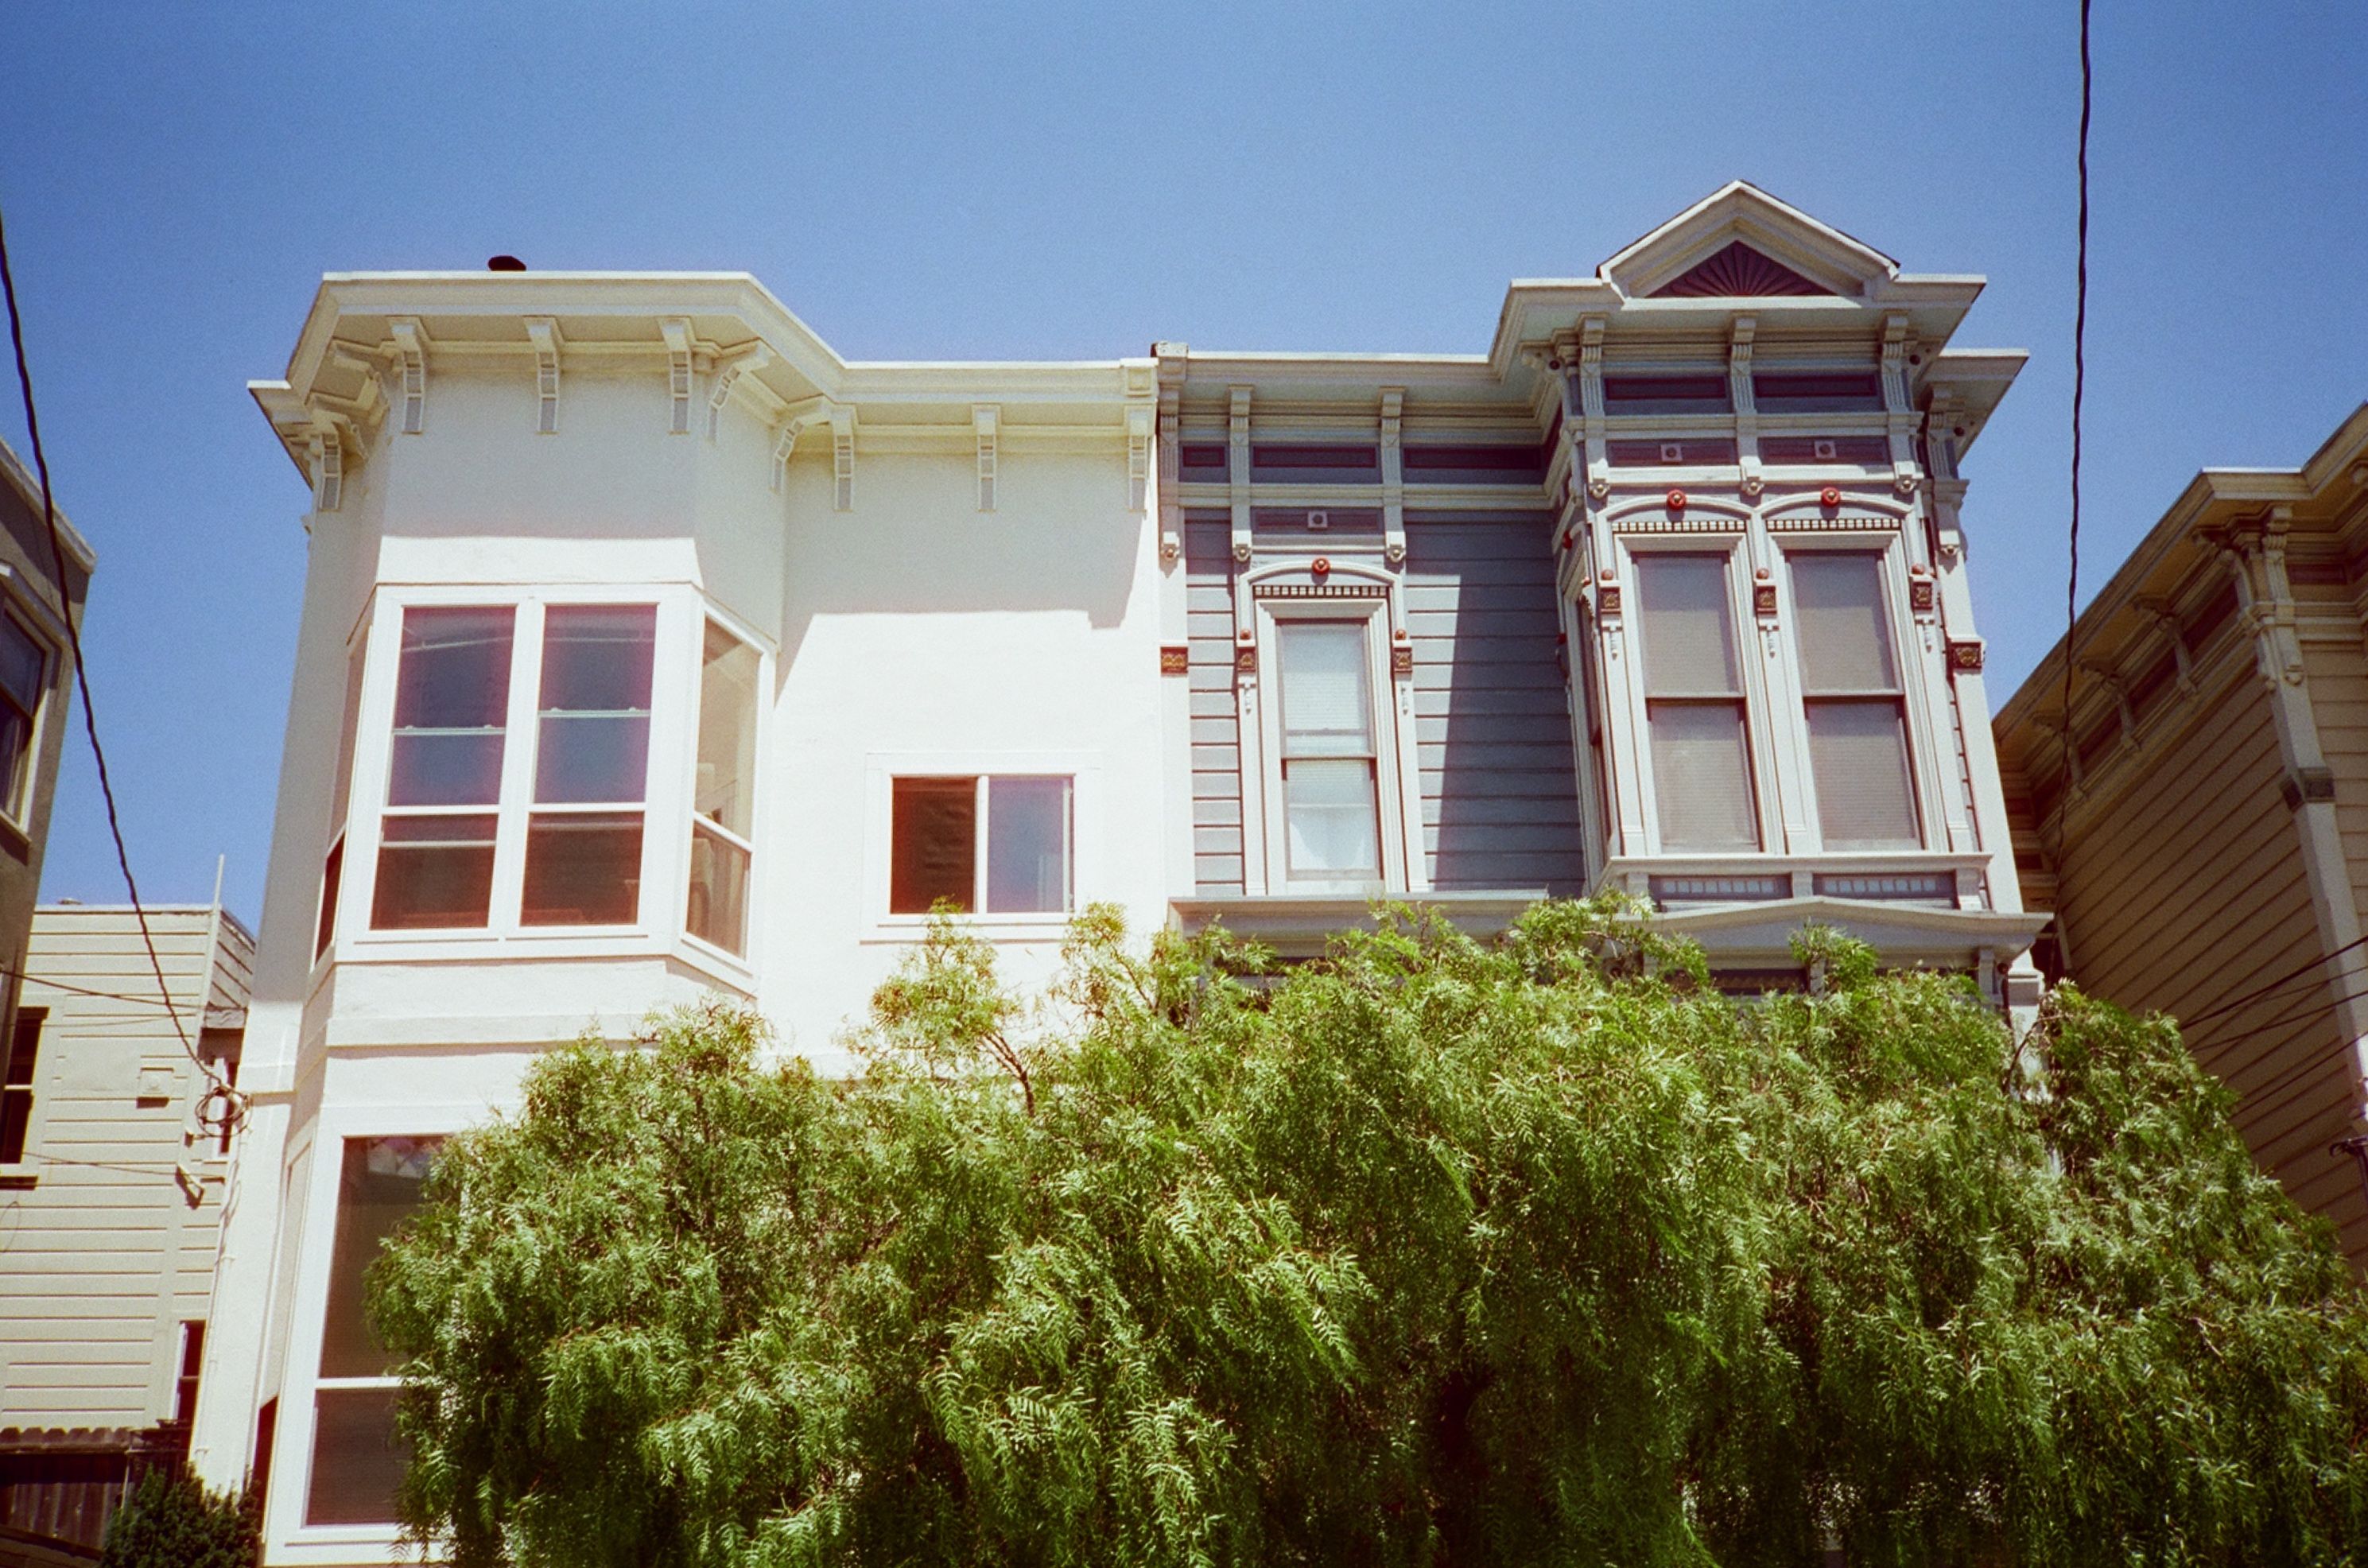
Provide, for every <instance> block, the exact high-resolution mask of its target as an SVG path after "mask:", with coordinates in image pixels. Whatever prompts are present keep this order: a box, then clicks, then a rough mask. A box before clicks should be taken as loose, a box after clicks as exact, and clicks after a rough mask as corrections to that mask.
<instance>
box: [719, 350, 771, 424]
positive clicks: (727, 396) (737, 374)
mask: <svg viewBox="0 0 2368 1568" xmlns="http://www.w3.org/2000/svg"><path fill="white" fill-rule="evenodd" d="M772 362H773V351H772V349H771V348H769V347H767V346H766V345H764V344H762V343H759V344H756V345H754V346H753V347H749V348H748V349H746V351H744V352H742V353H739V354H735V355H734V356H733V357H732V358H729V359H726V360H725V361H723V363H722V364H721V365H718V366H717V367H716V368H715V384H714V385H713V387H712V388H711V389H710V390H709V392H708V394H707V438H708V439H709V440H711V441H712V440H713V439H715V437H717V435H719V434H720V433H721V432H722V431H723V407H724V404H726V403H730V402H731V401H732V389H733V388H734V387H735V386H737V385H739V383H740V378H741V377H743V376H745V375H746V374H747V373H748V372H749V371H751V370H761V369H764V368H765V367H766V366H768V365H769V364H771V363H772Z"/></svg>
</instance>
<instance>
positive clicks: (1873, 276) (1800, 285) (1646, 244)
mask: <svg viewBox="0 0 2368 1568" xmlns="http://www.w3.org/2000/svg"><path fill="white" fill-rule="evenodd" d="M1898 275H1899V264H1898V263H1896V262H1895V261H1893V260H1892V259H1891V258H1890V257H1889V256H1884V254H1883V253H1882V252H1881V251H1878V250H1875V249H1874V248H1873V247H1872V246H1870V245H1866V244H1861V243H1860V242H1859V241H1857V240H1854V239H1852V238H1850V236H1849V235H1848V234H1845V233H1842V232H1841V231H1840V230H1839V229H1836V228H1834V227H1832V226H1830V225H1829V224H1826V223H1821V222H1817V220H1816V219H1815V218H1812V217H1810V216H1809V215H1808V214H1807V213H1805V212H1804V211H1802V210H1800V209H1799V208H1797V207H1792V206H1788V205H1786V204H1785V203H1784V202H1782V201H1779V200H1777V199H1775V198H1774V197H1772V196H1770V195H1769V194H1768V193H1767V192H1766V191H1764V190H1761V189H1759V187H1756V186H1751V185H1747V184H1745V183H1744V182H1743V181H1741V180H1736V181H1734V182H1733V183H1731V184H1729V185H1727V186H1726V187H1725V188H1723V189H1721V190H1719V191H1717V192H1716V193H1715V194H1713V195H1712V196H1711V197H1709V198H1708V199H1704V200H1702V201H1700V202H1697V203H1696V204H1695V205H1693V206H1692V207H1690V208H1688V209H1687V210H1685V211H1683V212H1680V213H1679V214H1678V216H1676V217H1675V218H1672V219H1670V220H1669V221H1668V222H1666V223H1664V224H1662V225H1661V226H1660V227H1659V228H1657V229H1655V230H1654V231H1653V232H1652V233H1649V234H1646V235H1645V237H1644V238H1642V239H1640V240H1638V241H1636V242H1635V243H1634V244H1631V245H1629V246H1628V247H1627V248H1626V249H1624V250H1622V251H1621V252H1620V254H1619V255H1617V256H1613V257H1612V258H1611V260H1609V261H1607V262H1605V263H1604V264H1603V266H1602V267H1601V268H1600V272H1599V276H1600V277H1601V278H1602V279H1603V280H1604V281H1605V282H1608V283H1610V284H1611V285H1612V286H1613V287H1614V288H1616V289H1618V290H1620V292H1621V293H1622V294H1624V295H1626V296H1627V297H1628V298H1630V299H1632V300H1635V299H1769V298H1804V297H1814V296H1817V295H1833V296H1839V297H1841V298H1844V299H1864V298H1866V297H1868V296H1869V295H1871V294H1877V293H1880V292H1882V291H1883V288H1884V285H1885V284H1887V283H1888V282H1890V281H1891V280H1892V279H1893V278H1896V277H1898Z"/></svg>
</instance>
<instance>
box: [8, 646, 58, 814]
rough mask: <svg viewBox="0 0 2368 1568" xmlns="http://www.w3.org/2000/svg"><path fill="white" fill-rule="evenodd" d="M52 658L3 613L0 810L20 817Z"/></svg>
mask: <svg viewBox="0 0 2368 1568" xmlns="http://www.w3.org/2000/svg"><path fill="white" fill-rule="evenodd" d="M48 675H49V655H48V654H47V653H43V652H42V651H41V645H40V643H39V642H35V641H34V639H33V636H32V634H31V633H30V632H28V631H26V630H25V629H24V628H23V627H22V626H20V625H18V624H17V618H16V617H15V616H13V615H6V614H0V811H6V812H7V813H8V814H9V815H11V816H21V815H23V814H24V811H25V796H26V793H27V790H28V788H29V786H30V785H31V782H32V777H33V729H34V725H33V716H34V715H35V714H37V713H39V712H40V710H41V689H42V687H43V686H44V685H45V683H46V680H47V677H48Z"/></svg>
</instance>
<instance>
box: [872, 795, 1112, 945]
mask: <svg viewBox="0 0 2368 1568" xmlns="http://www.w3.org/2000/svg"><path fill="white" fill-rule="evenodd" d="M1074 793H1075V784H1074V781H1073V780H1072V779H1071V778H1067V777H1065V776H1044V775H1028V774H980V775H957V776H953V777H941V776H919V777H906V778H896V779H894V780H893V781H892V783H891V787H890V801H889V812H890V818H889V852H888V913H889V914H891V915H927V914H928V913H929V912H930V910H932V909H934V908H935V907H937V906H938V904H939V903H950V904H951V905H953V906H954V907H956V908H959V909H962V910H964V911H966V912H969V913H972V914H979V915H1058V914H1064V913H1065V912H1066V911H1067V910H1068V909H1069V908H1070V904H1071V893H1072V881H1073V878H1072V866H1073V862H1074V859H1075V848H1076V826H1075V820H1074V819H1075V813H1074V810H1073V796H1074Z"/></svg>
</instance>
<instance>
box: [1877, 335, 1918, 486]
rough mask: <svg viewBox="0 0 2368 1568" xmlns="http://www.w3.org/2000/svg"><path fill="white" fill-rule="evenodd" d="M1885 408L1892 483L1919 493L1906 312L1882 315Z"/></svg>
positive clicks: (1915, 423)
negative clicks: (1909, 387)
mask: <svg viewBox="0 0 2368 1568" xmlns="http://www.w3.org/2000/svg"><path fill="white" fill-rule="evenodd" d="M1883 408H1884V414H1885V415H1888V416H1889V429H1890V436H1891V487H1892V489H1893V490H1895V491H1896V492H1897V493H1898V494H1902V495H1913V494H1916V426H1918V423H1920V421H1918V418H1917V417H1916V405H1915V403H1913V402H1912V401H1911V400H1910V399H1909V397H1908V395H1907V312H1904V311H1893V312H1891V313H1890V314H1888V315H1886V316H1884V318H1883Z"/></svg>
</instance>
